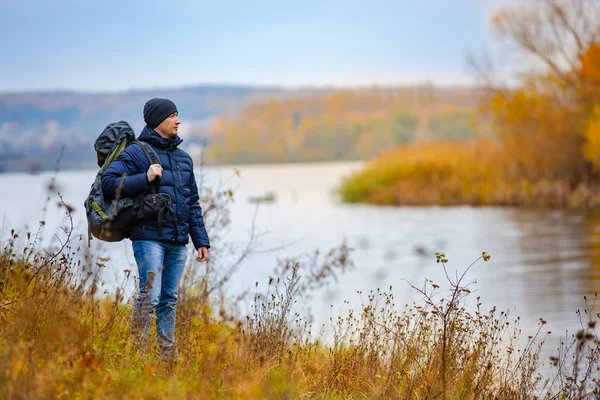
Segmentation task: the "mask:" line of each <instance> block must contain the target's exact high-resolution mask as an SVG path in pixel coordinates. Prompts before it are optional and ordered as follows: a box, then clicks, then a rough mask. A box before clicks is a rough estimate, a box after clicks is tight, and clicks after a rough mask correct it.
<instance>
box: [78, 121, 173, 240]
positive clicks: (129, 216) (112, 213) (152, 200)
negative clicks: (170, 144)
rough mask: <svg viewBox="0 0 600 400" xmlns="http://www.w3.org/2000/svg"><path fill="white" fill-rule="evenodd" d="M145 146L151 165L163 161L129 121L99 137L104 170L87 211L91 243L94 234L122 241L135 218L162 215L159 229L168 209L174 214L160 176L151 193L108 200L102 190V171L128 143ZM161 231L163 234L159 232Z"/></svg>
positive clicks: (100, 162)
mask: <svg viewBox="0 0 600 400" xmlns="http://www.w3.org/2000/svg"><path fill="white" fill-rule="evenodd" d="M134 143H135V144H137V145H139V146H141V148H142V150H143V151H144V153H145V154H146V156H147V157H148V160H149V161H150V164H160V160H159V158H158V155H157V154H156V152H155V151H154V149H153V148H152V146H150V145H149V144H148V143H146V142H142V141H139V140H136V138H135V133H134V132H133V129H132V128H131V126H130V125H129V124H128V123H127V122H125V121H119V122H115V123H111V124H109V125H107V126H106V128H104V130H103V131H102V133H101V134H100V136H98V138H97V139H96V142H95V144H94V149H95V150H96V156H97V159H98V166H99V167H100V170H99V171H98V173H97V174H96V178H95V179H94V183H93V184H92V187H91V189H90V193H89V195H88V197H87V198H86V199H85V202H84V205H85V211H86V215H87V221H88V245H89V243H90V241H91V236H94V237H96V238H97V239H100V240H104V241H107V242H118V241H120V240H123V239H125V238H126V237H128V236H129V228H130V225H131V223H132V222H133V221H134V220H135V219H141V218H148V217H152V216H154V215H157V216H158V217H159V231H161V230H162V222H163V221H164V216H165V212H167V213H168V212H169V211H170V213H171V214H172V210H171V202H170V200H171V199H170V197H169V196H168V195H167V194H166V193H158V190H159V185H160V182H159V179H155V180H154V181H153V182H152V183H153V184H152V185H150V193H149V194H145V193H142V194H140V195H138V196H136V197H135V198H132V197H123V198H118V197H117V198H116V199H113V200H111V201H108V200H107V199H105V198H104V194H103V193H102V174H103V173H104V171H106V169H107V168H108V166H109V165H110V163H111V162H112V161H113V160H114V159H116V158H117V157H118V156H119V154H121V152H122V151H123V150H125V148H126V147H127V146H130V145H132V144H134ZM159 234H160V233H159Z"/></svg>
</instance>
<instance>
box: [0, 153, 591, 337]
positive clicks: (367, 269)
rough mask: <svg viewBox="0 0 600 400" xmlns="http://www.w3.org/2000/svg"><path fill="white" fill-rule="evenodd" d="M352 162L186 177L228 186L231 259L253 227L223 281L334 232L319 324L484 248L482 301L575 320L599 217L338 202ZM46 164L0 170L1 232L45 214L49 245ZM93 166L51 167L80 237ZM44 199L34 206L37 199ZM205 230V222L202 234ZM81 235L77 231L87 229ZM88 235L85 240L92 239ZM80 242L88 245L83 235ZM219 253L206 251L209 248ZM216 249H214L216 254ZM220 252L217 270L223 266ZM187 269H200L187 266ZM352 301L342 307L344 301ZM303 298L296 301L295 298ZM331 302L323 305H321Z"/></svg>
mask: <svg viewBox="0 0 600 400" xmlns="http://www.w3.org/2000/svg"><path fill="white" fill-rule="evenodd" d="M360 166H361V164H360V163H325V164H283V165H265V166H260V165H255V166H240V167H236V168H234V167H206V168H202V169H201V170H200V169H198V170H197V171H196V174H197V176H198V177H202V184H203V185H204V187H211V188H218V187H219V188H221V190H225V189H228V188H230V189H232V190H233V193H234V195H233V199H234V201H233V203H232V204H231V205H230V207H229V212H230V214H229V219H230V225H229V227H228V229H227V230H225V231H220V233H221V234H222V235H223V238H222V240H220V241H219V242H218V243H220V244H221V245H222V246H224V245H225V244H227V245H228V246H231V249H232V250H231V254H230V256H231V257H230V259H233V258H235V257H236V256H239V254H240V252H241V251H242V249H243V248H244V247H245V246H246V244H247V242H248V239H249V237H250V232H251V230H252V227H254V231H255V232H256V233H258V235H257V239H256V243H255V245H253V246H252V253H251V254H250V255H249V257H248V258H246V259H245V260H244V261H243V262H242V264H240V267H239V269H238V270H237V272H236V273H235V274H234V275H233V276H232V278H231V281H230V282H229V284H228V285H227V290H228V292H229V293H232V294H233V293H239V292H241V291H244V290H250V291H253V290H254V286H255V282H259V288H264V287H265V284H266V281H267V279H268V277H269V276H270V275H271V274H272V273H273V269H274V267H275V266H276V264H277V260H278V259H284V258H287V257H294V256H301V255H310V254H312V253H313V252H314V251H315V250H316V249H319V250H321V251H327V250H329V249H331V248H333V247H336V246H338V245H339V244H341V243H342V241H344V240H345V241H346V243H347V244H348V245H349V246H350V247H351V248H352V249H353V250H352V251H351V260H352V261H353V263H354V269H352V270H350V271H347V272H346V273H344V274H341V275H339V276H338V279H337V282H333V281H332V283H331V284H330V285H329V287H327V288H324V289H320V290H318V291H316V292H315V293H314V295H313V297H312V298H311V299H310V301H307V303H308V307H309V308H310V312H311V313H312V314H313V315H314V324H315V326H321V325H322V324H325V325H327V324H328V321H329V318H330V317H335V316H337V315H338V314H339V312H340V310H341V309H343V307H346V308H347V307H354V308H356V307H359V306H360V302H361V296H360V295H359V294H357V291H362V292H363V294H362V299H366V294H367V293H368V292H369V291H370V290H375V289H377V288H382V289H384V288H389V286H390V285H392V286H393V289H392V290H393V293H394V295H395V298H396V302H397V304H405V303H410V302H412V301H416V302H421V299H420V297H419V296H418V294H417V293H416V292H415V291H414V290H413V289H411V288H410V286H409V285H408V284H407V283H406V281H405V280H408V281H410V282H412V283H414V284H415V285H416V286H422V284H423V282H424V280H425V278H428V279H432V280H434V281H435V282H436V283H438V284H440V285H441V286H442V287H447V285H446V284H444V276H445V275H444V272H443V269H442V267H441V265H440V264H437V263H436V260H435V253H436V252H444V253H445V254H446V256H447V258H448V259H449V263H448V265H447V266H448V269H449V271H450V272H451V273H452V274H453V273H454V272H453V271H459V272H461V271H463V270H464V269H465V268H466V267H467V266H469V265H470V264H471V262H473V261H474V260H476V259H477V258H478V257H479V256H480V255H481V252H482V251H486V252H488V253H489V254H490V255H491V259H490V261H488V262H483V261H479V262H478V263H476V264H475V265H474V266H473V268H472V269H471V271H470V272H469V274H468V276H467V280H469V281H472V280H476V281H477V283H476V284H475V285H474V286H472V289H474V290H477V293H476V295H477V296H480V297H481V300H482V302H483V304H484V308H488V309H489V308H490V307H491V306H492V305H496V306H497V307H499V308H500V309H503V310H510V313H511V315H513V316H515V317H516V316H520V317H521V320H522V321H523V322H522V326H523V329H524V330H526V331H527V332H531V331H534V330H535V329H537V323H538V320H539V318H544V319H545V320H547V321H548V325H547V328H548V329H546V327H544V331H546V330H552V331H553V332H554V334H553V336H556V337H558V335H560V334H563V335H564V331H565V329H567V328H568V329H570V331H571V332H572V331H574V330H576V329H577V328H578V326H579V323H578V318H577V315H576V314H575V311H576V310H577V309H581V308H582V307H583V296H584V295H588V296H593V294H594V293H595V292H596V291H597V290H598V288H599V287H600V281H599V279H600V241H599V235H600V218H598V216H597V215H590V214H586V213H583V212H574V211H564V210H530V209H515V208H495V207H481V208H474V207H466V206H465V207H447V208H442V207H381V206H370V205H349V204H344V203H341V202H340V200H339V199H338V197H337V196H336V194H335V187H336V185H338V184H339V182H340V180H341V178H342V177H343V176H346V175H348V174H349V173H351V172H352V171H354V170H357V169H359V168H360ZM52 176H54V173H52V172H45V173H40V174H37V175H30V174H0V191H1V196H0V210H1V214H2V217H3V222H2V231H1V232H0V233H2V238H3V239H4V243H6V238H7V236H8V234H9V231H10V229H11V228H14V229H16V230H17V231H18V232H20V233H21V238H20V239H22V238H24V237H25V236H26V235H24V233H25V232H26V231H27V230H29V231H32V232H35V231H36V230H37V227H38V225H39V222H38V221H40V220H41V219H44V220H45V222H46V226H45V227H44V240H45V242H44V243H45V244H46V245H47V244H48V243H50V241H51V240H52V237H53V236H52V234H53V233H59V236H60V231H59V229H60V226H62V225H64V223H65V219H64V211H62V210H61V209H58V208H57V206H56V203H57V202H58V196H57V195H56V194H55V193H50V200H49V201H48V200H47V198H48V193H49V191H48V184H49V182H50V180H51V178H52ZM94 176H95V171H65V172H59V173H58V174H57V175H56V185H55V186H56V188H58V190H59V191H60V193H61V195H62V196H63V198H64V201H65V202H66V203H68V204H71V205H73V206H74V207H75V211H74V213H73V216H74V223H75V227H76V230H77V231H78V232H81V233H84V234H86V229H87V228H86V222H85V218H84V214H83V213H82V209H83V207H82V204H83V200H84V199H85V197H86V196H87V193H88V190H89V187H90V184H91V181H92V180H93V179H94ZM268 192H272V193H274V194H275V201H272V202H264V203H260V204H258V205H257V203H255V202H251V201H249V199H251V198H253V197H256V196H262V195H264V194H265V193H268ZM47 203H48V207H47V210H46V212H45V215H44V211H43V210H44V205H45V204H47ZM210 234H211V232H210V231H209V235H210ZM86 235H87V234H86ZM97 242H98V241H92V243H93V244H94V246H95V245H96V244H97ZM83 243H86V244H87V241H84V242H83ZM94 249H95V250H94V251H96V252H101V253H102V255H103V256H109V257H110V261H109V262H108V263H107V266H106V268H105V271H104V274H103V279H104V280H105V282H106V283H105V287H108V288H110V287H116V285H118V283H119V282H121V281H122V280H123V274H124V272H123V270H124V269H131V270H133V271H135V270H136V268H135V265H134V262H133V255H132V252H131V249H130V243H129V242H128V241H127V240H126V241H123V242H120V243H113V244H103V245H102V247H101V249H99V250H98V249H96V247H94ZM216 251H217V250H215V252H216ZM221 253H222V252H221ZM229 261H230V260H226V257H224V258H223V268H226V264H227V262H229ZM195 267H199V266H198V265H197V264H196V265H195ZM344 300H347V301H348V302H349V303H350V304H349V305H347V306H343V301H344ZM305 305H306V304H305ZM331 306H333V307H331Z"/></svg>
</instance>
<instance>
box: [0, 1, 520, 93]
mask: <svg viewBox="0 0 600 400" xmlns="http://www.w3.org/2000/svg"><path fill="white" fill-rule="evenodd" d="M509 2H510V0H362V1H359V0H321V1H319V0H303V1H298V0H271V1H266V0H252V1H251V0H238V1H233V0H212V1H207V0H162V1H155V0H145V1H138V0H100V1H99V0H52V1H50V0H0V38H2V39H1V40H0V54H1V55H2V60H1V61H0V92H24V91H40V90H75V91H96V92H110V91H124V90H129V89H145V88H158V87H182V86H193V85H200V84H244V85H246V84H250V85H278V86H284V87H300V86H307V85H311V86H326V85H327V86H329V85H333V86H357V85H386V84H410V83H424V82H431V83H434V84H440V85H451V84H470V83H473V81H474V74H473V72H472V71H471V70H470V69H469V68H468V65H467V62H466V57H467V56H466V55H467V53H468V52H474V53H478V52H481V51H482V50H483V49H490V48H492V49H493V47H494V46H495V44H494V43H495V40H494V37H493V34H492V31H491V27H490V18H491V15H492V13H493V11H494V10H496V9H497V8H498V7H500V6H502V5H504V4H506V3H509Z"/></svg>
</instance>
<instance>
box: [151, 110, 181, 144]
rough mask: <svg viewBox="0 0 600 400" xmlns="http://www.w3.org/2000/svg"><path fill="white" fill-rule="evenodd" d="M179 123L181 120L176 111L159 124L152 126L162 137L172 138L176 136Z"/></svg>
mask: <svg viewBox="0 0 600 400" xmlns="http://www.w3.org/2000/svg"><path fill="white" fill-rule="evenodd" d="M180 123H181V121H180V120H179V115H178V114H177V113H176V112H174V113H173V114H171V115H169V116H168V117H167V118H166V119H165V120H164V121H163V122H161V123H160V125H159V126H157V127H156V128H154V130H155V131H156V132H157V133H158V134H159V135H160V136H162V137H165V138H174V137H175V136H177V132H178V129H179V124H180Z"/></svg>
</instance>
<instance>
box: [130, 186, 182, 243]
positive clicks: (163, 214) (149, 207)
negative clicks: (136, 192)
mask: <svg viewBox="0 0 600 400" xmlns="http://www.w3.org/2000/svg"><path fill="white" fill-rule="evenodd" d="M133 207H134V210H133V212H134V215H135V219H138V220H139V219H150V218H151V219H155V218H156V219H157V221H158V229H157V233H158V235H159V236H162V225H163V223H164V222H165V221H174V220H175V215H174V214H173V209H172V208H171V196H169V195H168V194H167V193H146V194H142V195H140V196H138V197H137V198H136V202H135V204H134V206H133Z"/></svg>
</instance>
